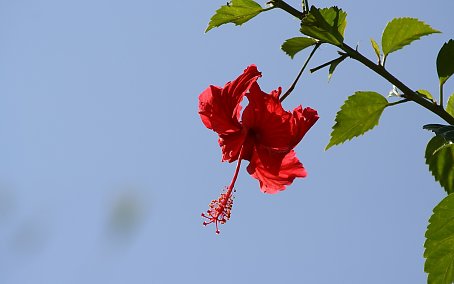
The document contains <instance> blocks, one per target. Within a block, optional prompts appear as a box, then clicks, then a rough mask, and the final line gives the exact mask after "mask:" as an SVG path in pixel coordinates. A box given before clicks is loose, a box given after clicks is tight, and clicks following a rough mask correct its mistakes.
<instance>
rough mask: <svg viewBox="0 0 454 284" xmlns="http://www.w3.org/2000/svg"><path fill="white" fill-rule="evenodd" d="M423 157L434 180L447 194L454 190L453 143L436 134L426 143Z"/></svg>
mask: <svg viewBox="0 0 454 284" xmlns="http://www.w3.org/2000/svg"><path fill="white" fill-rule="evenodd" d="M425 157H426V164H427V165H429V171H430V172H431V173H432V175H433V176H434V178H435V180H436V181H438V182H439V183H440V185H441V186H442V187H443V188H444V189H445V191H446V192H447V193H448V194H450V193H452V192H454V144H452V143H449V142H447V141H446V140H445V139H444V138H443V137H442V136H438V135H437V136H435V137H433V138H432V139H431V140H430V141H429V143H428V144H427V147H426V154H425Z"/></svg>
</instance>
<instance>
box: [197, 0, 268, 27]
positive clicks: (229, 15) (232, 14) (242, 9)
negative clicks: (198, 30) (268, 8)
mask: <svg viewBox="0 0 454 284" xmlns="http://www.w3.org/2000/svg"><path fill="white" fill-rule="evenodd" d="M264 10H265V9H263V8H262V6H260V4H258V3H256V2H255V1H252V0H232V1H230V2H228V3H227V5H224V6H222V7H221V8H219V9H218V10H217V11H216V13H215V14H214V15H213V17H211V20H210V23H209V24H208V27H207V29H206V30H205V32H208V31H209V30H211V29H212V28H215V27H219V26H220V25H223V24H227V23H234V24H235V25H237V26H238V25H241V24H244V23H246V22H247V21H249V20H250V19H252V18H254V17H255V16H257V15H258V14H260V13H261V12H263V11H264Z"/></svg>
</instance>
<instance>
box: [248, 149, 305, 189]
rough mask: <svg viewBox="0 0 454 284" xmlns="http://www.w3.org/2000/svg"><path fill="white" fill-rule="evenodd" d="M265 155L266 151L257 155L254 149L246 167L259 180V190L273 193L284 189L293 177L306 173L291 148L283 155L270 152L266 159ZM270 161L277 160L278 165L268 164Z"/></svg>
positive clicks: (275, 161)
mask: <svg viewBox="0 0 454 284" xmlns="http://www.w3.org/2000/svg"><path fill="white" fill-rule="evenodd" d="M265 157H267V155H266V153H261V154H260V155H259V152H257V150H255V151H254V152H253V154H252V158H251V162H250V163H249V165H248V167H247V171H248V173H249V174H250V175H251V176H253V177H254V178H255V179H257V180H258V181H259V183H260V190H261V191H262V192H264V193H271V194H273V193H277V192H279V191H282V190H285V187H286V186H287V185H290V184H291V183H292V182H293V180H294V179H295V178H297V177H305V176H306V175H307V173H306V170H305V169H304V167H303V165H302V164H301V162H300V161H299V160H298V158H297V157H296V155H295V151H293V150H292V151H290V152H288V153H287V154H284V155H283V154H280V153H275V152H270V153H269V157H267V158H268V159H265ZM270 161H271V162H272V163H277V161H279V164H278V165H279V167H277V169H276V168H275V166H274V165H269V164H268V163H269V162H270Z"/></svg>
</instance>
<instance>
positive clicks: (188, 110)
mask: <svg viewBox="0 0 454 284" xmlns="http://www.w3.org/2000/svg"><path fill="white" fill-rule="evenodd" d="M154 2H155V3H153V1H139V0H133V1H106V0H105V1H101V0H92V1H86V0H80V1H57V0H54V1H51V0H43V1H26V0H23V1H20V0H19V1H0V42H1V44H0V93H1V95H0V135H1V137H2V139H0V157H1V158H0V283H158V284H159V283H181V282H183V281H184V282H185V283H212V282H214V281H216V282H217V283H258V282H260V283H264V284H265V283H277V282H279V283H321V284H323V283H372V284H373V283H423V282H424V281H425V279H426V275H425V273H424V272H423V264H424V259H423V257H422V254H423V243H424V232H425V230H426V226H427V220H428V218H429V217H430V215H431V210H432V208H433V207H434V206H435V205H436V204H437V203H438V202H439V201H440V200H441V199H442V198H443V197H444V196H445V195H444V193H443V191H442V189H441V188H440V186H439V185H438V184H437V183H436V182H435V181H434V180H433V178H432V177H431V175H430V174H429V172H428V171H427V167H426V165H425V164H424V158H423V156H424V149H425V145H426V143H427V141H428V140H429V139H430V137H431V135H432V134H431V133H429V132H427V131H424V130H422V125H424V124H427V123H439V122H441V121H440V120H439V119H438V118H436V117H434V116H433V115H431V114H430V113H428V112H426V111H425V110H423V109H421V108H420V107H418V106H416V105H413V104H411V103H409V104H406V105H400V106H398V107H395V108H390V109H387V110H386V111H385V113H384V115H383V116H382V119H381V121H380V125H379V126H378V127H377V128H376V129H374V130H373V131H371V132H370V133H368V134H367V135H366V136H364V137H360V138H358V139H355V140H354V141H351V142H348V143H346V144H345V145H341V146H337V147H333V148H331V149H330V150H329V151H326V152H325V151H324V147H325V146H326V144H327V143H328V140H329V133H330V128H331V126H332V125H333V121H334V117H335V113H336V112H337V110H338V108H339V107H340V105H341V103H342V102H343V101H344V100H345V99H346V97H347V96H349V95H351V94H353V93H354V92H355V91H357V90H373V91H377V92H379V93H381V94H387V93H388V92H389V90H391V88H392V86H391V85H390V84H388V83H387V82H386V81H384V80H383V79H381V78H379V77H377V76H376V75H374V74H373V73H372V72H371V71H369V70H366V69H365V68H364V67H362V66H360V65H359V64H358V63H356V62H353V61H345V62H344V63H343V64H342V65H340V66H339V67H338V69H337V70H336V73H335V74H334V76H333V78H332V79H331V81H330V82H329V83H328V82H327V70H321V71H319V72H317V73H314V74H309V73H305V75H304V76H303V78H302V79H301V81H300V83H299V85H298V87H297V88H296V89H295V91H294V92H293V94H292V95H291V97H289V98H288V99H286V101H285V103H284V107H286V108H287V109H293V108H294V107H296V106H297V105H299V104H302V105H303V106H311V107H313V108H315V109H317V110H318V112H319V114H320V117H321V118H320V120H319V121H318V122H317V124H316V125H315V126H314V127H313V128H312V129H311V130H310V131H309V133H308V134H307V135H306V137H305V138H304V139H303V141H302V142H301V143H300V145H299V146H298V147H297V148H296V151H297V154H298V157H299V158H300V160H301V161H302V163H303V164H304V165H305V167H306V169H307V171H308V174H309V175H308V177H307V178H306V179H300V180H297V181H295V182H294V184H293V185H292V186H290V187H289V188H288V189H287V190H286V191H284V192H282V193H279V194H277V195H265V194H263V193H261V192H260V190H259V186H258V183H257V181H256V180H254V179H253V178H251V177H250V176H249V175H248V174H247V173H246V170H245V167H243V169H242V170H241V173H240V176H239V179H238V181H237V183H236V187H237V195H236V199H235V204H234V208H233V211H232V219H231V220H230V221H229V222H228V223H227V224H226V225H224V226H222V227H221V235H219V236H218V235H216V234H214V228H213V227H207V228H204V227H202V225H201V224H202V221H203V220H202V219H201V217H200V213H201V212H203V211H205V210H206V209H207V206H208V203H209V202H210V200H212V199H214V198H217V196H218V194H219V193H220V191H221V190H222V188H223V187H224V186H225V185H227V184H228V183H229V181H230V179H231V177H232V175H233V171H234V165H231V164H224V163H220V159H221V155H220V149H219V147H218V145H217V141H216V140H217V137H216V135H215V133H214V132H211V131H209V130H207V129H206V128H205V127H204V126H203V124H202V123H201V121H200V118H199V116H198V114H197V97H198V94H199V93H200V92H201V91H203V90H204V89H205V88H206V87H207V86H208V85H209V84H214V85H221V86H222V85H224V84H225V83H226V82H227V81H229V80H232V79H234V78H236V76H238V75H239V74H241V72H242V71H243V69H244V68H245V67H246V66H248V65H249V64H252V63H254V64H256V65H257V66H258V68H259V70H260V71H262V74H263V77H262V78H261V79H260V80H259V83H260V85H261V86H262V88H263V89H264V90H266V91H271V90H272V89H275V88H277V87H278V86H282V87H283V88H284V89H285V88H286V87H287V86H289V85H290V84H291V82H292V81H293V80H294V77H295V76H296V74H297V72H298V70H299V68H300V66H301V65H302V63H303V62H304V59H305V56H307V52H306V53H304V54H299V55H297V56H296V57H295V59H294V60H291V59H290V58H289V57H288V56H287V55H285V54H284V53H283V52H282V51H281V50H280V48H279V47H280V45H281V43H282V42H283V41H284V40H285V39H287V38H290V37H294V36H298V26H299V24H298V21H297V20H295V19H294V18H292V17H291V16H289V15H287V14H285V13H284V12H283V11H279V10H274V11H270V12H267V13H265V14H263V15H260V16H259V17H257V18H255V19H253V20H252V21H251V22H249V23H247V24H245V25H244V26H243V27H235V26H233V25H225V26H222V27H221V28H218V29H214V30H212V31H210V32H209V33H207V34H204V30H205V28H206V26H207V23H208V21H209V18H210V17H211V15H212V14H213V13H214V11H215V10H216V9H217V8H219V7H220V6H221V5H223V4H225V1H213V0H210V1H208V0H203V1H201V0H197V1H190V2H187V1H186V2H183V1H182V2H176V1H159V2H157V1H154ZM261 3H262V2H261ZM289 3H291V4H293V5H295V6H297V5H299V3H300V1H289ZM310 3H311V4H315V5H318V6H327V5H332V4H335V5H339V6H340V7H342V8H344V9H345V10H346V11H347V13H348V16H347V20H348V26H347V29H346V40H347V42H348V43H349V44H350V45H352V46H355V45H358V48H359V50H360V51H361V52H363V53H364V54H366V55H368V56H369V57H370V58H372V56H373V51H372V49H371V47H370V44H369V40H370V38H371V37H373V38H375V39H376V40H377V41H379V39H380V34H381V31H382V30H383V28H384V27H385V25H386V23H387V22H388V21H390V20H391V19H392V18H394V17H400V16H410V17H416V18H419V19H421V20H423V21H425V22H427V23H428V24H430V25H431V26H432V27H434V28H435V29H438V30H441V31H442V32H443V33H442V34H436V35H432V36H429V37H425V38H423V39H421V40H420V41H417V42H414V43H413V44H412V45H411V46H409V47H407V48H405V49H404V50H402V51H398V52H396V53H393V54H391V55H390V56H389V58H388V60H387V68H388V69H389V70H390V71H391V72H392V73H394V74H395V75H396V76H397V77H398V78H400V79H401V80H402V81H404V82H405V83H407V84H408V85H409V86H410V87H411V88H413V89H428V90H430V91H432V93H433V94H436V93H437V88H438V87H437V86H438V78H437V76H436V69H435V58H436V54H437V52H438V50H439V48H440V47H441V45H442V44H443V42H445V41H447V40H448V39H450V38H452V35H453V34H454V25H453V20H452V16H451V11H453V9H454V2H452V1H450V0H443V1H440V2H437V4H436V5H420V4H418V5H416V4H415V2H414V1H411V2H410V1H405V0H402V1H389V0H385V1H380V2H379V3H378V2H370V1H362V2H360V3H358V2H357V3H353V2H352V1H345V2H343V1H336V2H333V3H331V2H330V3H327V2H324V1H320V2H317V3H316V2H310ZM262 4H263V3H262ZM335 51H336V49H333V48H331V47H328V46H326V47H322V48H321V49H320V52H319V54H317V56H316V57H315V59H314V60H313V62H312V65H311V67H314V66H317V65H318V64H322V63H324V62H326V61H328V60H330V59H332V58H334V57H335V56H336V53H335ZM453 89H454V84H453V83H452V82H448V83H447V84H446V85H445V90H446V91H445V92H446V93H447V94H450V93H452V92H453V91H452V90H453Z"/></svg>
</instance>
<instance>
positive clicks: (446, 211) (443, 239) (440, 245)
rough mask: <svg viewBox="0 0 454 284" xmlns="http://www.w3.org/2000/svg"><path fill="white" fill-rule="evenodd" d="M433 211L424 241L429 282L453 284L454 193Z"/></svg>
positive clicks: (425, 269) (425, 268)
mask: <svg viewBox="0 0 454 284" xmlns="http://www.w3.org/2000/svg"><path fill="white" fill-rule="evenodd" d="M433 212H434V213H433V215H432V216H431V217H430V219H429V226H428V227H427V231H426V242H425V243H424V247H425V251H424V257H425V258H426V263H425V265H424V271H425V272H427V273H428V274H429V277H428V280H427V283H429V284H451V283H453V281H454V195H453V194H451V195H448V196H447V197H445V198H444V199H443V200H442V201H441V202H440V203H439V204H438V205H437V206H435V208H434V210H433Z"/></svg>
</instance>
